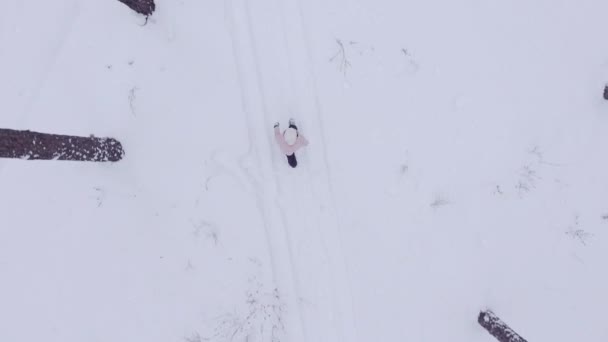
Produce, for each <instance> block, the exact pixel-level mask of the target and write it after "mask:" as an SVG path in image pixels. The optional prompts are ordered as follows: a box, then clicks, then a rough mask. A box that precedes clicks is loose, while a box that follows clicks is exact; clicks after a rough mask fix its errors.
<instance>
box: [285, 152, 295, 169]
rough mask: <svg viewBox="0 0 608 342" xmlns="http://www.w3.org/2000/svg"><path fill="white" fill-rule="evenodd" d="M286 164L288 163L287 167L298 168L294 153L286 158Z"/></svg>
mask: <svg viewBox="0 0 608 342" xmlns="http://www.w3.org/2000/svg"><path fill="white" fill-rule="evenodd" d="M287 163H289V166H291V167H296V166H298V160H297V159H296V154H295V153H292V154H290V155H288V156H287Z"/></svg>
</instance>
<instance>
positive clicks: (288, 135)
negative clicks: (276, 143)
mask: <svg viewBox="0 0 608 342" xmlns="http://www.w3.org/2000/svg"><path fill="white" fill-rule="evenodd" d="M283 137H284V138H285V142H286V143H287V144H288V145H293V144H295V143H296V140H298V131H297V130H296V129H294V128H288V129H286V130H285V132H283Z"/></svg>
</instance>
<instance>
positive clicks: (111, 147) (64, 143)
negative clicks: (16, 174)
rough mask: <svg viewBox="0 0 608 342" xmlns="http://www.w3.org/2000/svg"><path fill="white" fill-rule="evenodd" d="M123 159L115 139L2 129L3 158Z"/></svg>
mask: <svg viewBox="0 0 608 342" xmlns="http://www.w3.org/2000/svg"><path fill="white" fill-rule="evenodd" d="M123 156H124V151H123V149H122V144H121V143H120V142H119V141H118V140H116V139H113V138H97V137H94V136H90V137H77V136H69V135H57V134H46V133H38V132H31V131H16V130H12V129H2V128H0V158H19V159H28V160H34V159H41V160H74V161H94V162H115V161H119V160H121V159H122V157H123Z"/></svg>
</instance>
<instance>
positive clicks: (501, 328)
mask: <svg viewBox="0 0 608 342" xmlns="http://www.w3.org/2000/svg"><path fill="white" fill-rule="evenodd" d="M477 322H479V324H480V325H481V326H482V327H484V328H485V329H486V330H487V331H488V332H489V333H490V334H491V335H492V336H494V337H496V339H497V340H498V341H500V342H527V341H526V340H525V339H524V338H523V337H521V336H519V335H518V334H517V333H516V332H515V331H513V329H511V328H509V326H508V325H507V324H506V323H505V322H503V321H502V320H501V319H500V318H498V317H497V316H496V315H495V314H494V313H493V312H492V311H490V310H486V311H481V312H480V313H479V317H477Z"/></svg>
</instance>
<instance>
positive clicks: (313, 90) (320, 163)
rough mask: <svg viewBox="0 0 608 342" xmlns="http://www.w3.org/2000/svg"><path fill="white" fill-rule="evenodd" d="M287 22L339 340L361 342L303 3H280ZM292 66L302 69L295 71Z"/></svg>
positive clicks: (291, 0) (290, 0)
mask: <svg viewBox="0 0 608 342" xmlns="http://www.w3.org/2000/svg"><path fill="white" fill-rule="evenodd" d="M278 4H279V6H280V7H281V14H282V15H281V17H282V18H283V27H284V29H283V32H284V35H285V39H284V42H285V45H286V47H285V49H286V50H287V51H288V52H289V60H290V62H289V63H288V65H289V66H290V72H289V74H291V75H292V82H293V83H294V85H293V86H292V88H295V89H297V91H296V92H295V94H294V96H299V97H300V100H301V101H300V103H301V106H302V108H303V112H304V113H306V118H307V122H308V123H309V124H310V126H312V127H310V126H309V130H307V134H308V136H309V138H311V139H310V140H311V141H315V140H316V141H317V142H318V143H317V144H316V145H315V144H314V143H311V146H310V147H311V150H312V152H313V153H310V159H311V160H310V162H309V165H307V166H308V167H307V169H308V170H307V171H308V174H307V176H308V180H309V182H310V184H313V186H312V187H311V188H312V192H313V194H314V197H313V200H312V202H311V204H313V203H319V207H318V209H317V210H318V215H319V218H318V219H319V224H318V226H319V228H320V231H319V234H320V240H321V241H323V242H324V244H325V245H326V246H325V247H324V249H325V251H326V253H327V254H326V256H327V258H328V262H329V263H330V265H329V268H330V279H331V280H332V282H331V284H332V285H333V286H332V288H331V294H332V300H334V303H333V305H334V309H335V310H336V311H337V313H336V316H337V317H334V320H333V321H334V323H335V324H336V325H337V330H338V334H339V338H340V340H341V341H344V342H351V341H356V340H357V334H356V324H355V316H354V307H353V305H354V300H353V297H352V292H351V288H350V279H349V276H348V274H349V273H348V266H347V264H346V259H345V258H344V254H343V246H342V239H341V231H340V227H341V224H340V220H339V218H338V216H337V214H336V205H335V197H334V191H333V186H332V183H331V170H330V167H329V165H330V164H329V157H328V154H327V152H326V148H325V146H326V144H325V142H326V141H327V139H326V134H325V125H324V121H323V112H322V108H321V102H320V99H319V96H318V90H317V79H316V76H315V73H314V67H313V66H314V64H313V59H312V54H311V51H312V47H311V44H310V40H309V38H308V35H307V31H308V29H307V23H306V17H305V15H304V11H303V8H302V2H301V1H300V0H286V1H278ZM292 66H298V67H297V68H293V67H292Z"/></svg>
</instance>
